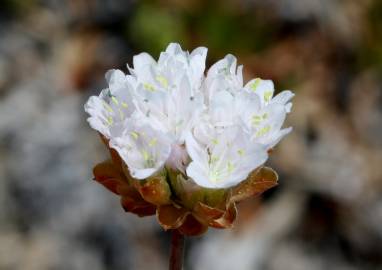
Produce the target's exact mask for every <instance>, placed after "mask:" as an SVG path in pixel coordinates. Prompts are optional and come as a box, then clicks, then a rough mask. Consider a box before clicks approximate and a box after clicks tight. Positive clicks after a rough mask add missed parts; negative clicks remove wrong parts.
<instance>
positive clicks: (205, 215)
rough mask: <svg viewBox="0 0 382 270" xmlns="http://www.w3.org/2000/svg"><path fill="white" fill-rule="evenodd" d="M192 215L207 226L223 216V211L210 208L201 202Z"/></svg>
mask: <svg viewBox="0 0 382 270" xmlns="http://www.w3.org/2000/svg"><path fill="white" fill-rule="evenodd" d="M193 215H194V216H195V218H196V219H197V220H199V221H200V222H201V223H203V224H209V223H210V222H211V221H213V220H215V219H219V218H220V217H222V216H223V215H224V211H223V210H221V209H218V208H213V207H210V206H208V205H206V204H204V203H202V202H198V203H197V204H196V206H195V208H194V210H193Z"/></svg>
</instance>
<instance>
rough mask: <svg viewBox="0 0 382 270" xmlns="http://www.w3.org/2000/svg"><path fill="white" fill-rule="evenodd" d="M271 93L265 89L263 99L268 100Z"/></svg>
mask: <svg viewBox="0 0 382 270" xmlns="http://www.w3.org/2000/svg"><path fill="white" fill-rule="evenodd" d="M272 95H273V91H271V90H269V91H265V93H264V100H265V101H266V102H268V101H270V100H271V97H272Z"/></svg>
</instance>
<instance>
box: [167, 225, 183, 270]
mask: <svg viewBox="0 0 382 270" xmlns="http://www.w3.org/2000/svg"><path fill="white" fill-rule="evenodd" d="M183 254H184V236H183V234H181V233H180V232H179V231H178V230H172V235H171V249H170V263H169V270H182V268H183Z"/></svg>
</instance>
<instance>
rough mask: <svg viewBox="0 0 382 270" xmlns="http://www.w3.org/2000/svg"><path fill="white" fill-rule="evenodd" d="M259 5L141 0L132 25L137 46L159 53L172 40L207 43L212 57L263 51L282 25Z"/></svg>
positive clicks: (190, 45) (190, 44) (130, 33)
mask: <svg viewBox="0 0 382 270" xmlns="http://www.w3.org/2000/svg"><path fill="white" fill-rule="evenodd" d="M263 14H264V12H262V13H260V12H258V10H256V9H250V10H240V9H234V8H227V5H226V3H225V4H222V2H221V1H216V0H214V1H199V2H198V5H196V7H194V8H179V7H176V6H175V7H174V6H173V5H172V4H171V3H168V4H167V5H166V4H163V3H159V2H158V1H141V2H139V3H137V8H136V10H135V14H134V16H133V17H132V18H131V21H130V23H129V27H128V36H129V39H130V40H132V42H133V43H134V45H135V46H137V47H139V48H142V49H144V50H146V51H148V52H149V53H153V54H158V53H159V52H160V51H161V50H163V48H164V47H165V46H166V45H167V44H168V43H169V42H179V43H181V44H182V45H183V46H184V47H185V48H188V49H190V48H193V47H196V46H200V45H203V46H206V47H208V48H209V49H210V53H209V55H210V57H212V58H217V57H221V56H222V55H224V54H226V53H227V52H231V53H234V54H245V53H249V52H256V51H260V50H262V49H264V48H266V47H267V46H269V45H270V44H271V43H272V42H273V41H274V38H275V35H274V33H277V29H278V25H277V23H275V22H272V20H271V18H272V16H267V17H264V16H263Z"/></svg>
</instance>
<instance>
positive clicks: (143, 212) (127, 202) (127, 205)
mask: <svg viewBox="0 0 382 270" xmlns="http://www.w3.org/2000/svg"><path fill="white" fill-rule="evenodd" d="M121 205H122V207H123V209H124V210H125V211H126V212H131V213H133V214H136V215H138V216H139V217H144V216H152V215H154V214H155V212H156V206H155V205H153V204H149V203H147V202H145V201H143V200H142V201H136V200H134V199H132V198H130V197H127V196H124V197H122V198H121Z"/></svg>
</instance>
